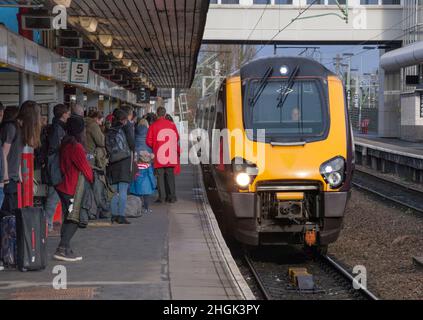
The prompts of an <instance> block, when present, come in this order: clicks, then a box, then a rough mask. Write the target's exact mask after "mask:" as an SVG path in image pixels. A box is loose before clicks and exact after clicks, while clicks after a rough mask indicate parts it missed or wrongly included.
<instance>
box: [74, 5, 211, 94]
mask: <svg viewBox="0 0 423 320" xmlns="http://www.w3.org/2000/svg"><path fill="white" fill-rule="evenodd" d="M208 8H209V1H208V0H124V1H122V0H72V2H71V6H70V8H69V9H68V15H69V16H70V18H69V19H70V21H71V23H75V24H77V25H79V26H81V19H80V17H85V18H93V20H92V21H91V22H90V21H88V20H87V19H86V20H87V21H85V22H84V23H86V27H87V26H89V24H90V23H94V24H97V27H96V28H95V29H96V30H95V31H92V30H94V27H93V28H91V31H90V28H89V27H88V28H80V29H79V30H80V31H81V30H82V32H83V33H84V34H85V35H87V36H88V37H90V38H91V39H93V41H95V42H97V43H100V44H101V48H102V49H104V51H110V50H111V49H114V50H115V52H116V53H119V50H120V52H122V50H123V59H127V60H125V63H126V64H127V65H128V64H130V63H132V65H133V66H138V67H139V71H138V72H140V74H141V76H146V77H147V78H148V79H149V82H150V83H151V84H153V85H154V86H155V87H164V88H172V87H173V88H188V87H190V86H191V84H192V81H193V79H194V74H195V68H196V64H197V57H198V52H199V49H200V45H201V41H202V37H203V33H204V27H205V23H206V17H207V12H208ZM87 29H88V30H87ZM100 36H101V37H102V39H101V38H100ZM110 41H111V42H112V43H111V44H110ZM128 60H129V61H128ZM135 70H136V68H135Z"/></svg>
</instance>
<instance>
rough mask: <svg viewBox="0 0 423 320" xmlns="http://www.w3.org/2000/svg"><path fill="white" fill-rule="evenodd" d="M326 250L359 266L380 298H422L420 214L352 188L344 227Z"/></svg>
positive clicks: (422, 231)
mask: <svg viewBox="0 0 423 320" xmlns="http://www.w3.org/2000/svg"><path fill="white" fill-rule="evenodd" d="M329 253H330V254H331V255H334V256H335V257H336V259H338V260H340V261H342V262H343V263H345V264H346V265H349V266H350V267H351V268H352V267H353V266H356V265H363V266H365V267H366V268H367V272H368V287H369V289H370V291H372V292H373V293H375V294H376V295H378V296H379V297H380V298H381V299H395V300H397V299H423V269H419V268H418V267H416V266H414V264H413V256H423V215H422V214H420V216H419V214H417V213H414V212H412V211H410V210H407V209H405V208H403V207H399V206H396V205H392V204H390V203H389V202H387V201H385V200H382V199H380V198H378V197H376V196H373V195H370V194H368V193H366V192H363V191H360V190H354V193H353V196H352V199H351V202H350V204H349V208H348V210H347V214H346V218H345V226H344V230H343V232H342V234H341V237H340V239H339V241H338V242H336V243H335V244H333V245H331V246H330V248H329Z"/></svg>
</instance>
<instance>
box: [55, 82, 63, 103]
mask: <svg viewBox="0 0 423 320" xmlns="http://www.w3.org/2000/svg"><path fill="white" fill-rule="evenodd" d="M56 90H57V103H58V104H59V103H62V104H64V103H65V85H64V84H63V83H61V82H56Z"/></svg>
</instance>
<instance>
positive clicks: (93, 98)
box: [87, 93, 100, 110]
mask: <svg viewBox="0 0 423 320" xmlns="http://www.w3.org/2000/svg"><path fill="white" fill-rule="evenodd" d="M99 98H100V95H99V94H98V93H89V94H87V110H89V109H91V108H95V109H98V102H99Z"/></svg>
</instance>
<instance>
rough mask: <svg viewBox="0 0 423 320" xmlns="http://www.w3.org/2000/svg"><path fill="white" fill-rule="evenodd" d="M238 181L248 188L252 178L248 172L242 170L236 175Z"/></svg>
mask: <svg viewBox="0 0 423 320" xmlns="http://www.w3.org/2000/svg"><path fill="white" fill-rule="evenodd" d="M236 183H237V184H238V186H240V187H241V188H246V187H248V186H249V185H250V183H251V178H250V176H249V175H248V174H247V173H244V172H241V173H238V175H237V176H236Z"/></svg>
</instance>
